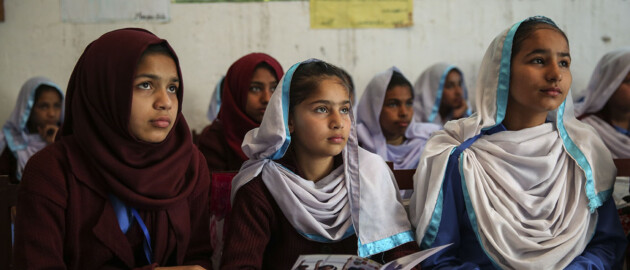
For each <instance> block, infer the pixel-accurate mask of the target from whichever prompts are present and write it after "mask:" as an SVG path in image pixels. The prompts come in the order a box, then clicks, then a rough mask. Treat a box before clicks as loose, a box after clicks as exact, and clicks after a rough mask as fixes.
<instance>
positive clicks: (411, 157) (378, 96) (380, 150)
mask: <svg viewBox="0 0 630 270" xmlns="http://www.w3.org/2000/svg"><path fill="white" fill-rule="evenodd" d="M394 71H396V72H398V73H401V74H402V72H400V70H398V69H397V68H396V67H391V68H389V69H388V70H386V71H384V72H381V73H379V74H376V76H374V78H372V80H371V81H370V83H369V84H368V86H367V87H366V88H365V91H364V92H363V95H362V96H361V102H359V105H358V106H357V135H358V136H359V142H361V145H362V147H363V148H365V149H366V150H368V151H370V152H372V153H376V154H378V155H379V156H381V157H382V158H383V159H385V160H387V161H391V162H393V163H394V168H395V169H415V168H417V167H418V160H419V159H420V153H421V152H422V149H423V148H424V144H425V143H426V142H427V140H428V139H429V137H430V136H431V133H433V132H434V131H437V130H439V129H440V128H441V126H440V125H435V124H430V123H420V122H415V121H414V119H413V117H412V121H411V122H410V123H409V126H408V127H407V130H406V131H405V138H406V139H407V140H406V141H405V142H404V143H403V144H402V145H388V144H387V141H386V139H385V135H383V130H382V128H381V124H380V121H379V119H380V115H381V110H382V108H383V100H384V99H385V94H386V92H387V85H388V84H389V82H390V80H391V78H392V75H393V74H394ZM411 91H413V89H411ZM414 109H415V108H414Z"/></svg>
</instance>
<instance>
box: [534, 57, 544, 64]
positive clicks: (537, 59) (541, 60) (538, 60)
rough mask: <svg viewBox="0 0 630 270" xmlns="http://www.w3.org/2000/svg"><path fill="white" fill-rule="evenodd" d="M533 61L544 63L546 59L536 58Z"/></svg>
mask: <svg viewBox="0 0 630 270" xmlns="http://www.w3.org/2000/svg"><path fill="white" fill-rule="evenodd" d="M532 63H533V64H539V65H542V64H544V63H545V61H543V59H542V58H535V59H534V60H532Z"/></svg>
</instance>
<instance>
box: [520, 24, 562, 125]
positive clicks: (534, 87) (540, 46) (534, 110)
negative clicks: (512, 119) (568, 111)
mask: <svg viewBox="0 0 630 270" xmlns="http://www.w3.org/2000/svg"><path fill="white" fill-rule="evenodd" d="M570 65H571V56H570V54H569V44H568V43H567V41H566V40H565V38H564V36H562V34H560V33H558V32H557V31H556V30H553V29H549V28H540V29H538V30H535V31H534V32H532V33H531V35H530V36H529V37H528V38H527V39H525V40H523V42H522V45H521V49H520V51H519V52H517V53H516V54H515V55H513V56H512V66H511V71H510V74H511V75H510V91H509V96H508V107H510V106H514V108H518V110H513V112H517V113H520V114H522V115H532V114H541V113H546V112H548V111H551V110H555V109H556V108H558V107H559V106H560V104H562V102H563V101H564V99H565V98H566V96H567V94H568V93H569V88H570V87H571V80H572V77H571V70H570V69H569V67H570Z"/></svg>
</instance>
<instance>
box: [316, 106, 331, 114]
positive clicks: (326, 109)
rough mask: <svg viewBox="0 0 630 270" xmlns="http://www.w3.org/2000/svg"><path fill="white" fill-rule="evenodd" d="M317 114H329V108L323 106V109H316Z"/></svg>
mask: <svg viewBox="0 0 630 270" xmlns="http://www.w3.org/2000/svg"><path fill="white" fill-rule="evenodd" d="M315 112H316V113H327V112H328V108H326V107H324V106H321V107H317V108H315Z"/></svg>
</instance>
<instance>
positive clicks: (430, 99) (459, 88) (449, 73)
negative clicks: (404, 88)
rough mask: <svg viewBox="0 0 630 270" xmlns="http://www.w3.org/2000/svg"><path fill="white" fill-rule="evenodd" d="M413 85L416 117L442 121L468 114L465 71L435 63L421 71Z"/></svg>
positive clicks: (428, 120)
mask: <svg viewBox="0 0 630 270" xmlns="http://www.w3.org/2000/svg"><path fill="white" fill-rule="evenodd" d="M413 87H414V91H415V97H414V102H413V109H414V114H415V120H416V121H419V122H429V123H436V124H439V125H444V123H446V122H448V121H450V120H455V119H459V118H462V117H467V116H469V115H470V114H471V110H470V108H468V89H467V88H466V82H465V81H464V73H463V72H462V71H461V69H459V68H458V67H456V66H454V65H451V64H447V63H437V64H434V65H433V66H430V67H429V68H427V69H426V70H425V71H424V72H422V74H420V76H419V77H418V80H416V83H415V85H414V86H413Z"/></svg>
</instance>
